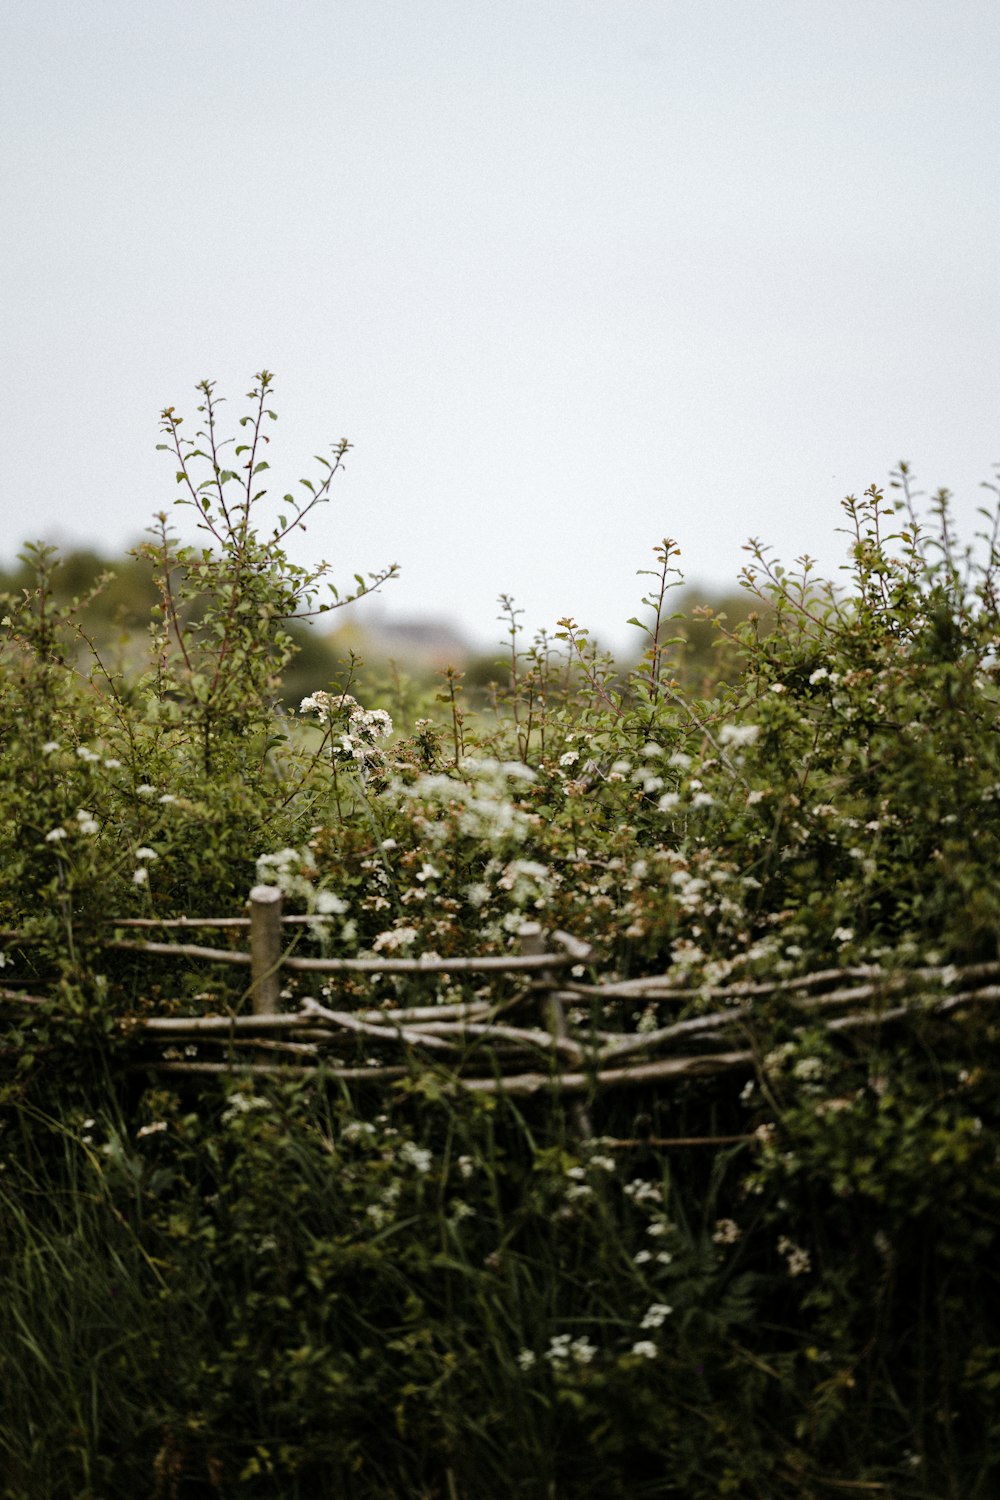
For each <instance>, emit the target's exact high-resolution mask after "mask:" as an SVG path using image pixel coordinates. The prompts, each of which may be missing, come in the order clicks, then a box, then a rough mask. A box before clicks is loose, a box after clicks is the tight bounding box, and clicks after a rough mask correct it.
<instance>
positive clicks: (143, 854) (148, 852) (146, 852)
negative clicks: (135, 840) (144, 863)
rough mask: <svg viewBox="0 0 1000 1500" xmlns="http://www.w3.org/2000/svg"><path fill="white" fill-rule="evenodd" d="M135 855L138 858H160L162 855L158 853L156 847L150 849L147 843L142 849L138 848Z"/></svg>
mask: <svg viewBox="0 0 1000 1500" xmlns="http://www.w3.org/2000/svg"><path fill="white" fill-rule="evenodd" d="M135 857H136V859H159V857H160V856H159V855H158V854H157V852H156V850H155V849H148V848H147V847H146V845H145V844H143V846H142V848H141V849H137V850H136V851H135Z"/></svg>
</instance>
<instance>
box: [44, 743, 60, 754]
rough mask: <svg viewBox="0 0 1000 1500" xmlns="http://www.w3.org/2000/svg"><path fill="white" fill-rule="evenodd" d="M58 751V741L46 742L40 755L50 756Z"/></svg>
mask: <svg viewBox="0 0 1000 1500" xmlns="http://www.w3.org/2000/svg"><path fill="white" fill-rule="evenodd" d="M58 749H59V741H58V740H46V741H45V744H44V745H43V746H42V754H43V755H52V754H54V753H55V751H56V750H58Z"/></svg>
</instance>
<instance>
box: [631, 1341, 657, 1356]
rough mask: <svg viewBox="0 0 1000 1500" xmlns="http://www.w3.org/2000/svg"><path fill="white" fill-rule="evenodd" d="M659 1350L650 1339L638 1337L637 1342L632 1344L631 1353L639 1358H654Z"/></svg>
mask: <svg viewBox="0 0 1000 1500" xmlns="http://www.w3.org/2000/svg"><path fill="white" fill-rule="evenodd" d="M659 1352H660V1351H659V1350H658V1349H657V1347H656V1345H655V1344H654V1343H653V1341H652V1339H640V1340H639V1342H638V1343H637V1344H633V1345H632V1353H633V1354H636V1355H638V1356H639V1358H640V1359H655V1358H656V1356H657V1355H658V1354H659Z"/></svg>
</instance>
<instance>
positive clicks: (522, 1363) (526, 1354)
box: [517, 1349, 536, 1372]
mask: <svg viewBox="0 0 1000 1500" xmlns="http://www.w3.org/2000/svg"><path fill="white" fill-rule="evenodd" d="M517 1363H518V1366H519V1367H520V1369H522V1370H524V1371H525V1372H527V1371H528V1370H532V1369H534V1367H535V1363H536V1360H535V1352H534V1350H533V1349H521V1350H519V1352H518V1355H517Z"/></svg>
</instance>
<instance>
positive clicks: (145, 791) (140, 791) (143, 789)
mask: <svg viewBox="0 0 1000 1500" xmlns="http://www.w3.org/2000/svg"><path fill="white" fill-rule="evenodd" d="M135 790H136V794H137V795H138V796H140V797H151V796H152V795H153V793H154V792H155V791H156V787H155V786H151V785H150V783H149V782H148V781H144V782H143V783H142V785H141V786H137V787H136V789H135Z"/></svg>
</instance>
